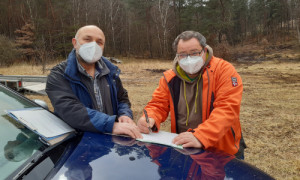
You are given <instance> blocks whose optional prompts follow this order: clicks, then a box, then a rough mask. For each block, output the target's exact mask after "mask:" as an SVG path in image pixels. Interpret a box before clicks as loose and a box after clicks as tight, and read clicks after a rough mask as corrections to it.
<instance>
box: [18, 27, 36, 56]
mask: <svg viewBox="0 0 300 180" xmlns="http://www.w3.org/2000/svg"><path fill="white" fill-rule="evenodd" d="M34 30H35V28H34V25H33V23H32V22H27V23H25V25H24V26H22V28H21V29H17V30H16V31H15V34H16V36H17V37H16V46H17V48H18V49H19V51H20V52H21V54H22V55H23V56H24V57H26V59H27V61H30V60H31V59H32V57H33V56H34V55H35V50H34V40H35V37H34Z"/></svg>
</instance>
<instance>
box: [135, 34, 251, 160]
mask: <svg viewBox="0 0 300 180" xmlns="http://www.w3.org/2000/svg"><path fill="white" fill-rule="evenodd" d="M173 49H174V51H175V52H176V57H175V59H174V61H173V64H174V67H173V69H170V70H167V71H165V72H164V73H163V77H162V78H161V79H160V81H159V86H158V87H157V89H156V90H155V91H154V93H153V96H152V99H151V100H150V101H149V102H148V104H147V106H146V107H145V110H146V112H147V114H148V117H149V118H148V122H149V123H147V121H146V118H145V116H142V117H141V118H140V119H139V120H138V123H137V124H138V127H139V129H140V131H141V132H142V133H149V132H150V130H149V128H148V127H149V126H150V128H151V129H152V131H154V132H155V131H158V130H159V128H160V123H162V122H164V121H165V120H166V119H167V117H168V114H169V112H170V114H171V131H172V132H173V133H178V134H179V135H178V136H177V137H175V138H174V140H173V143H175V144H181V145H183V147H184V148H188V147H194V148H203V149H210V148H216V149H219V150H222V151H225V152H227V153H229V154H232V155H236V156H237V157H238V158H241V159H243V158H244V148H245V147H246V145H245V143H244V140H243V137H242V131H241V125H240V120H239V113H240V105H241V100H242V92H243V85H242V80H241V77H240V76H239V74H238V73H237V72H236V70H235V68H234V67H233V66H232V65H231V64H230V63H228V62H227V61H225V60H223V59H221V58H217V57H214V56H213V51H212V49H211V48H210V47H209V46H208V45H207V44H206V39H205V37H204V36H203V35H202V34H200V33H199V32H195V31H185V32H183V33H181V34H180V35H179V36H177V38H176V39H175V41H174V43H173Z"/></svg>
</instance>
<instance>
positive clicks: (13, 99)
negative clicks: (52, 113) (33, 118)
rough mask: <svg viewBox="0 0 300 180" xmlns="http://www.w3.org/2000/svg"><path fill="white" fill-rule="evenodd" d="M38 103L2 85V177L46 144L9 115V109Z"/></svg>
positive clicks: (0, 155) (0, 120) (0, 142)
mask: <svg viewBox="0 0 300 180" xmlns="http://www.w3.org/2000/svg"><path fill="white" fill-rule="evenodd" d="M32 107H36V105H35V104H34V103H32V102H30V101H28V100H27V99H25V98H23V97H21V96H18V95H17V94H15V93H13V92H11V91H9V90H8V89H5V88H3V87H2V86H0V179H5V178H6V177H8V176H9V175H10V174H11V173H13V172H14V171H15V170H16V169H18V168H19V167H20V166H21V165H22V164H23V163H24V162H25V161H27V160H28V159H29V158H30V157H31V156H32V155H33V154H34V153H36V152H37V151H40V150H42V149H44V148H46V146H45V145H44V144H42V143H41V142H40V141H39V137H38V136H37V135H36V134H34V133H33V132H31V131H30V130H28V129H27V128H26V127H24V126H23V125H21V124H20V123H18V122H16V121H15V120H13V119H12V118H11V117H10V116H8V115H7V113H6V111H7V110H13V109H24V108H32Z"/></svg>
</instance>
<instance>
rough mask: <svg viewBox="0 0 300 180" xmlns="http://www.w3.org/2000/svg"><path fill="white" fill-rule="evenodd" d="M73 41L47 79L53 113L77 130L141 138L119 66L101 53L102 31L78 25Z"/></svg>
mask: <svg viewBox="0 0 300 180" xmlns="http://www.w3.org/2000/svg"><path fill="white" fill-rule="evenodd" d="M72 44H73V47H74V48H73V50H72V51H71V53H70V54H69V56H68V59H67V60H66V61H64V62H61V63H60V64H58V65H56V66H55V67H54V68H53V69H52V70H51V73H50V74H49V76H48V79H47V85H46V92H47V94H48V97H49V99H50V100H51V103H52V105H53V107H54V111H55V113H56V114H57V115H58V116H59V117H61V118H62V119H63V120H64V121H65V122H66V123H68V124H69V125H70V126H72V127H73V128H75V129H76V130H78V131H90V132H99V133H112V134H125V135H129V136H131V137H132V138H141V134H140V132H139V130H138V128H137V126H136V125H135V123H134V122H133V120H132V111H131V109H130V106H131V104H130V101H129V99H128V94H127V91H126V89H124V88H123V85H122V83H121V80H120V78H119V74H120V70H119V69H118V67H117V66H115V65H113V64H112V63H110V61H108V60H107V59H106V58H105V57H103V56H102V54H103V50H104V46H105V36H104V33H103V31H102V30H101V29H100V28H99V27H97V26H94V25H89V26H84V27H81V28H80V29H79V30H78V31H77V33H76V35H75V38H73V39H72Z"/></svg>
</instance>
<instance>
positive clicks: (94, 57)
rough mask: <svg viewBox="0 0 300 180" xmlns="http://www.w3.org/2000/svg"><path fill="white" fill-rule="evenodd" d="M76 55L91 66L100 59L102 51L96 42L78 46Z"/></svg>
mask: <svg viewBox="0 0 300 180" xmlns="http://www.w3.org/2000/svg"><path fill="white" fill-rule="evenodd" d="M77 42H78V41H77ZM78 44H79V43H78ZM79 45H80V44H79ZM78 54H79V55H80V56H81V58H82V59H83V60H84V61H85V62H87V63H89V64H92V63H95V62H96V61H98V60H99V59H100V58H101V57H102V54H103V51H102V48H101V47H100V46H99V45H98V44H97V43H96V42H90V43H85V44H83V45H80V47H79V52H78Z"/></svg>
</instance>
